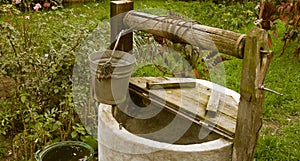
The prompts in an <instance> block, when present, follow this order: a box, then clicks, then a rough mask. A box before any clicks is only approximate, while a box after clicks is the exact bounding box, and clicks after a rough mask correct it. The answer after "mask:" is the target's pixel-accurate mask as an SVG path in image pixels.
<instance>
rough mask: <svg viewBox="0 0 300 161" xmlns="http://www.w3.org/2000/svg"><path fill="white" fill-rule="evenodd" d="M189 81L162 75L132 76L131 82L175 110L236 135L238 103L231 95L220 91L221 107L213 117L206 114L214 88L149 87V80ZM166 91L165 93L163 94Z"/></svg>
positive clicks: (198, 86) (202, 86)
mask: <svg viewBox="0 0 300 161" xmlns="http://www.w3.org/2000/svg"><path fill="white" fill-rule="evenodd" d="M168 81H171V82H175V81H178V82H180V81H181V82H189V81H191V82H192V81H193V79H189V78H162V77H138V78H131V79H130V83H131V84H134V85H135V86H138V87H139V88H141V89H143V91H144V92H145V93H147V92H149V93H151V95H152V96H155V97H158V98H160V99H163V100H165V101H166V103H168V104H170V105H171V106H172V107H173V108H174V109H175V110H177V111H178V110H182V111H187V112H188V113H190V114H192V116H194V117H195V118H199V119H200V120H205V121H208V122H210V123H212V124H213V125H215V126H216V127H219V128H221V129H223V130H225V131H226V132H228V133H230V134H231V135H234V133H235V126H236V116H237V109H238V107H237V106H238V103H237V102H236V101H235V100H234V99H233V98H232V97H231V96H229V95H225V94H224V93H220V95H221V97H220V102H219V108H218V111H217V112H216V117H214V118H211V117H208V116H207V115H206V106H207V104H208V100H209V98H210V95H211V93H212V89H210V88H208V87H206V86H204V85H201V84H199V83H197V84H196V87H195V88H177V89H172V88H171V89H153V90H148V89H147V86H146V84H147V82H152V83H157V82H160V83H162V82H168ZM163 93H164V94H163Z"/></svg>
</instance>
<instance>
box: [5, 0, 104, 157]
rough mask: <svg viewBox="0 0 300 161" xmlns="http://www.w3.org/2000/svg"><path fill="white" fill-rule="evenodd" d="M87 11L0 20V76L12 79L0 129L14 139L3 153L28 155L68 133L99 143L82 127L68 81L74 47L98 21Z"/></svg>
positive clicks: (65, 136)
mask: <svg viewBox="0 0 300 161" xmlns="http://www.w3.org/2000/svg"><path fill="white" fill-rule="evenodd" d="M84 8H87V10H88V8H89V6H85V7H84ZM100 9H102V8H100ZM101 12H105V11H101ZM77 16H78V17H77ZM89 16H90V15H89V13H86V14H82V13H80V11H78V10H73V9H65V10H64V11H60V10H56V11H49V12H44V13H43V12H34V13H27V14H23V15H12V17H10V19H9V21H6V20H5V21H1V22H0V33H1V39H0V62H1V64H0V73H1V74H0V76H2V75H3V76H6V77H10V78H13V79H14V80H15V81H16V89H15V93H14V95H13V96H12V97H9V98H5V100H2V99H0V120H1V123H0V135H1V136H2V135H4V136H6V137H7V138H9V140H12V145H11V146H7V147H6V148H7V151H8V150H9V149H11V150H12V154H9V156H5V155H4V156H1V157H8V158H12V160H26V161H27V160H32V159H33V158H32V154H33V153H34V152H35V151H36V150H38V149H41V148H42V147H43V146H45V145H48V144H51V143H53V142H57V141H64V140H70V139H71V140H81V141H84V142H87V143H89V144H91V145H93V147H97V146H95V144H97V143H96V140H95V139H94V137H93V136H91V133H90V132H85V133H83V132H82V131H80V127H83V125H81V124H80V118H79V117H78V115H77V114H78V113H77V111H76V108H75V105H74V102H73V93H72V82H71V80H72V74H73V67H74V62H75V52H77V51H78V49H79V47H80V44H81V43H82V41H84V40H85V38H86V37H87V36H88V34H89V33H90V32H91V30H93V29H94V27H95V26H96V25H97V23H95V21H94V20H93V19H86V18H87V17H89ZM104 16H106V15H105V14H104ZM70 17H73V19H70ZM75 18H76V19H75ZM97 18H102V17H97ZM61 19H64V20H65V21H63V22H62V23H56V22H57V21H59V20H61ZM84 54H87V53H84ZM74 131H75V132H80V133H78V134H80V135H78V137H75V135H74V134H75V132H74ZM0 146H2V143H1V144H0Z"/></svg>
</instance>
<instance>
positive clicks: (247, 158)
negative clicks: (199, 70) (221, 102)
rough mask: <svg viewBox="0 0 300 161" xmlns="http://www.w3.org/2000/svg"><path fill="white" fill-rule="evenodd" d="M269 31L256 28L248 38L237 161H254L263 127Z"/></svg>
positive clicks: (234, 152)
mask: <svg viewBox="0 0 300 161" xmlns="http://www.w3.org/2000/svg"><path fill="white" fill-rule="evenodd" d="M267 42H268V35H267V32H266V31H265V30H263V29H260V28H257V27H255V28H253V29H252V30H251V31H250V33H249V34H248V35H247V38H246V44H245V51H244V60H243V70H242V80H241V90H240V91H241V92H240V94H241V98H240V104H239V109H238V116H237V125H236V132H235V138H234V147H233V159H232V160H234V161H253V159H254V153H255V147H256V144H257V139H258V136H259V131H260V128H261V126H262V108H263V102H264V92H263V90H260V87H261V85H262V83H263V80H264V77H265V72H264V71H265V70H266V68H267V67H266V65H263V61H262V56H261V50H264V49H266V48H267Z"/></svg>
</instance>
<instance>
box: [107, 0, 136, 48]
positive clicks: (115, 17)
mask: <svg viewBox="0 0 300 161" xmlns="http://www.w3.org/2000/svg"><path fill="white" fill-rule="evenodd" d="M131 10H133V2H132V1H128V0H127V1H111V2H110V17H111V19H110V32H111V34H110V36H111V37H110V42H111V45H110V49H113V48H114V46H115V42H116V38H117V36H118V35H119V33H120V31H121V30H124V29H125V30H126V29H128V28H127V27H126V25H124V23H123V18H124V16H125V14H126V12H128V11H131ZM132 44H133V34H132V32H129V33H128V34H125V35H124V36H122V37H121V39H120V41H119V43H118V46H117V48H116V50H121V51H125V52H130V51H131V50H132Z"/></svg>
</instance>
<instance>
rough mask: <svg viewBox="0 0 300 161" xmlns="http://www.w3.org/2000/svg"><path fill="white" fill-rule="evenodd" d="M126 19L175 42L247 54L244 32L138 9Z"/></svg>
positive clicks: (233, 53)
mask: <svg viewBox="0 0 300 161" xmlns="http://www.w3.org/2000/svg"><path fill="white" fill-rule="evenodd" d="M123 23H124V24H125V25H127V27H128V28H131V29H135V30H141V31H145V32H148V33H151V34H153V35H157V36H161V37H164V38H167V39H169V40H171V41H173V42H175V43H188V44H191V45H193V46H196V47H199V48H200V49H202V50H211V51H218V52H220V53H223V54H227V55H231V56H235V57H237V58H243V52H244V50H243V49H244V44H245V37H246V35H244V34H239V33H235V32H232V31H227V30H222V29H218V28H213V27H208V26H204V25H201V24H199V23H196V22H194V21H187V20H184V19H182V18H179V17H164V16H156V15H151V14H147V13H143V12H138V11H134V10H133V11H129V12H128V13H127V14H126V15H125V16H124V19H123Z"/></svg>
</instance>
